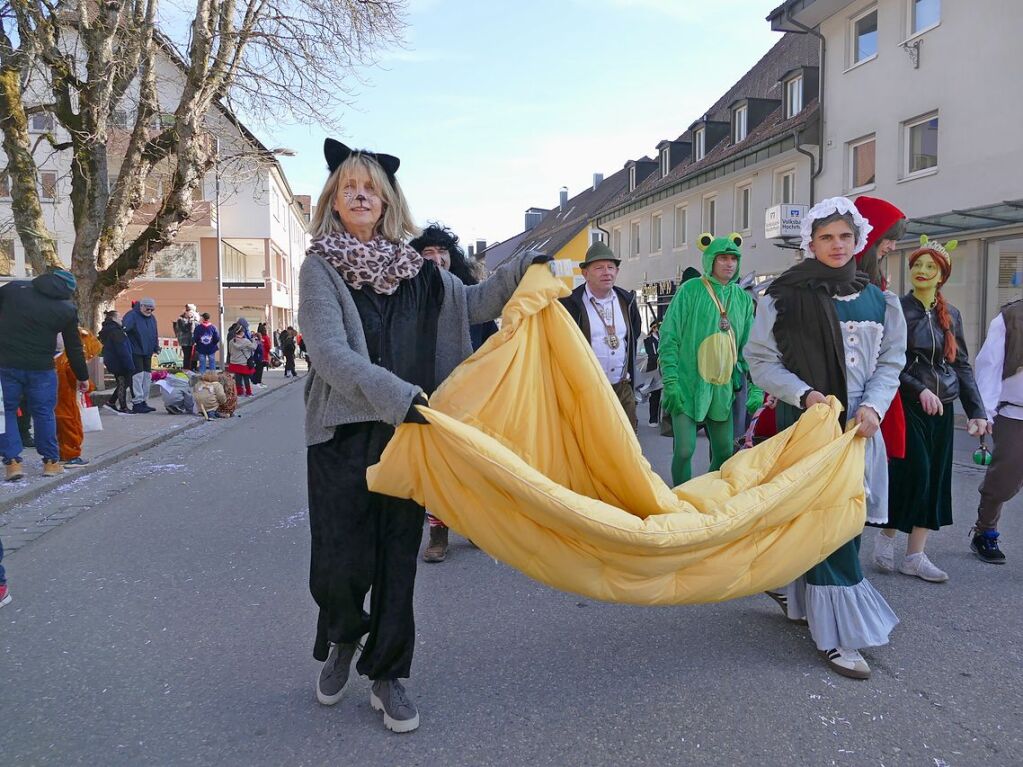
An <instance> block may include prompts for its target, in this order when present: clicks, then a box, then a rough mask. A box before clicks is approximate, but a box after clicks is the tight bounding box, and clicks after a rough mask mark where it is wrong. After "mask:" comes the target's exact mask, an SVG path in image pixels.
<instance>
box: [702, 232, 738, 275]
mask: <svg viewBox="0 0 1023 767" xmlns="http://www.w3.org/2000/svg"><path fill="white" fill-rule="evenodd" d="M696 247H698V248H699V249H700V250H701V251H702V252H703V275H704V276H705V277H710V276H711V273H712V272H713V271H714V259H715V258H717V257H718V256H720V255H722V254H727V255H730V256H735V257H736V258H737V259H738V261H739V263H738V265H737V266H736V269H735V274H734V275H733V276H732V279H731V282H738V281H739V273H740V272H741V271H742V251H741V250H739V248H741V247H742V237H741V236H740V235H739V234H738V233H736V232H732V233H731V234H730V235H728V236H727V237H715V236H714V235H712V234H710V233H708V232H704V233H703V234H701V235H700V236H699V237H698V238H697V239H696Z"/></svg>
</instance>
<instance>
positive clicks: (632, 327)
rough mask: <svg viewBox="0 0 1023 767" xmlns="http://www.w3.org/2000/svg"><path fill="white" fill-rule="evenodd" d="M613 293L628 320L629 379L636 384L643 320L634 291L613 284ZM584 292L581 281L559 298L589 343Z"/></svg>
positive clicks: (587, 315)
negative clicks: (638, 346)
mask: <svg viewBox="0 0 1023 767" xmlns="http://www.w3.org/2000/svg"><path fill="white" fill-rule="evenodd" d="M614 292H615V295H617V296H618V302H619V303H620V304H621V307H622V316H623V317H628V322H629V344H628V345H629V349H628V355H629V356H628V360H629V380H630V381H632V385H633V386H635V385H636V339H637V338H639V334H640V333H641V332H642V330H643V320H642V319H640V316H639V306H638V305H637V304H636V293H635V291H632V290H625V289H624V288H619V287H618V286H615V288H614ZM585 293H586V284H585V283H583V284H582V285H580V286H579V287H577V288H576V289H575V290H573V291H572V293H571V294H570V295H568V296H565V297H564V298H561V299H559V300H560V301H561V303H562V305H563V306H564V307H565V308H566V309H568V313H569V314H570V315H572V319H573V320H575V324H576V325H578V326H579V329H580V330H582V332H583V336H585V337H586V343H591V340H590V315H589V313H588V312H587V311H586V305H585V304H584V303H583V301H584V296H585Z"/></svg>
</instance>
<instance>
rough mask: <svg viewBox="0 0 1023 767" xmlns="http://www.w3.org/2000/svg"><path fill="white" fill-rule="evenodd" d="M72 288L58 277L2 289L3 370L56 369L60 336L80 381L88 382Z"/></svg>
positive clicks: (0, 343) (42, 276)
mask: <svg viewBox="0 0 1023 767" xmlns="http://www.w3.org/2000/svg"><path fill="white" fill-rule="evenodd" d="M71 295H72V291H71V288H70V287H69V286H68V284H67V283H66V282H64V281H63V280H62V279H60V277H58V276H57V275H55V274H51V273H47V274H40V275H39V276H38V277H36V278H35V279H34V280H32V281H31V282H28V281H22V280H18V281H16V282H9V283H7V284H6V285H4V286H3V287H0V367H2V368H16V369H18V370H53V355H54V354H55V353H56V351H57V334H58V333H61V334H62V335H63V336H64V350H65V352H66V353H67V358H68V361H69V362H70V363H71V369H72V370H74V371H75V377H76V378H77V379H78V380H79V381H87V380H89V369H88V368H87V367H86V366H85V354H84V353H83V352H82V337H81V336H80V335H78V310H77V309H76V308H75V305H74V304H73V303H71Z"/></svg>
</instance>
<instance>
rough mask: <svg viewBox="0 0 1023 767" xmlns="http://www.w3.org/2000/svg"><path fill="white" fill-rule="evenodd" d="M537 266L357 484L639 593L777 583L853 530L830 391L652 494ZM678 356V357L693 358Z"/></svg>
mask: <svg viewBox="0 0 1023 767" xmlns="http://www.w3.org/2000/svg"><path fill="white" fill-rule="evenodd" d="M566 293H567V289H566V287H565V285H564V284H563V283H562V282H561V281H560V280H558V279H556V278H554V277H553V276H552V275H551V274H550V271H549V270H548V269H547V268H546V267H544V266H533V267H531V268H530V269H529V271H528V272H527V273H526V275H525V277H524V278H523V280H522V283H521V284H520V286H519V288H518V290H517V291H516V293H515V295H514V296H513V297H512V299H511V301H509V303H508V305H507V306H506V307H505V311H504V314H503V316H502V324H501V330H500V331H499V332H498V333H497V334H496V335H494V336H492V337H491V338H490V339H489V340H488V341H487V343H486V344H484V346H483V347H481V348H480V349H479V350H478V351H477V352H476V354H474V355H473V356H472V357H470V358H469V359H468V360H466V361H465V362H464V363H463V364H462V365H460V366H459V367H458V368H457V369H456V370H455V371H454V372H453V373H452V374H451V376H450V377H449V378H448V379H447V380H446V381H445V382H444V383H443V385H442V386H441V387H440V388H439V389H438V390H437V391H436V393H435V394H434V395H433V397H432V398H431V400H430V407H428V408H425V407H424V408H420V409H421V411H422V413H423V415H425V416H426V418H427V419H428V420H429V421H430V425H428V426H422V425H415V424H406V425H403V426H400V427H399V428H398V430H397V432H396V433H395V435H394V438H393V439H392V440H391V442H390V444H389V445H388V446H387V449H386V450H385V451H384V454H383V456H382V457H381V460H380V463H378V464H377V465H375V466H372V467H370V469H369V472H368V477H369V485H370V488H371V489H372V490H374V491H376V492H379V493H386V494H388V495H394V496H398V497H402V498H414V499H415V500H416V501H417V502H418V503H420V504H422V505H424V506H426V507H427V508H428V509H430V511H431V512H432V513H434V514H436V515H437V516H439V517H440V518H441V519H443V520H444V521H445V522H446V523H447V524H448V525H449V526H450V527H451V528H453V529H454V530H456V531H457V532H459V533H461V534H462V535H464V536H466V537H468V538H470V539H472V541H473V542H474V543H476V544H477V545H478V546H479V547H480V548H481V549H483V550H484V551H486V552H487V553H488V554H490V555H491V556H493V557H494V558H495V559H498V560H500V561H502V562H505V563H507V564H509V565H511V566H512V567H514V568H515V569H517V570H520V571H521V572H523V573H525V574H526V575H528V576H529V577H531V578H534V579H536V580H539V581H542V582H543V583H546V584H549V585H551V586H553V587H555V588H558V589H562V590H565V591H571V592H575V593H578V594H583V595H585V596H588V597H592V598H595V599H601V600H606V601H610V602H627V603H632V604H644V605H664V604H691V603H699V602H716V601H722V600H726V599H734V598H736V597H741V596H745V595H748V594H753V593H756V592H759V591H763V590H765V589H769V588H773V587H777V586H780V585H782V584H785V583H788V582H789V581H791V580H793V579H794V578H796V577H798V576H799V575H801V574H802V573H804V572H805V571H806V570H808V569H809V568H810V567H811V566H813V565H814V564H816V563H818V562H820V561H821V560H823V559H824V558H825V557H826V556H827V555H828V554H830V553H831V552H832V551H834V550H835V549H837V548H838V547H839V546H840V545H842V544H843V543H845V542H846V541H848V540H850V539H852V538H853V537H855V536H856V535H857V534H859V533H860V532H861V531H862V529H863V523H864V518H865V506H864V489H863V457H864V444H865V443H864V440H862V439H860V438H857V437H856V436H855V433H854V431H853V430H849V431H846V432H845V433H843V430H842V428H841V425H840V422H839V418H838V414H839V413H838V411H839V409H840V408H841V405H840V404H838V401H837V400H835V399H834V398H831V399H830V400H829V402H828V404H827V405H817V406H815V407H813V408H811V409H810V410H809V411H808V412H806V413H805V414H804V415H803V417H802V418H801V419H800V420H799V422H798V423H797V424H796V425H795V426H793V427H792V428H790V429H788V430H786V431H785V432H783V433H781V434H779V435H777V436H776V437H774V438H772V439H770V440H767V441H766V442H764V443H763V444H761V445H758V446H756V447H754V448H752V449H750V450H744V451H742V452H740V453H738V454H737V455H735V456H733V457H732V458H731V460H729V461H728V462H727V463H726V464H725V465H724V466H723V467H722V469H721V471H719V472H713V473H711V474H706V475H704V476H702V477H698V478H696V479H693V480H691V481H689V482H687V483H685V484H684V485H681V486H679V487H677V488H674V489H671V488H669V487H668V486H667V485H666V484H665V483H664V482H663V481H662V480H661V479H660V478H659V477H658V476H657V474H656V473H654V471H653V470H652V469H651V467H650V464H649V463H648V462H647V461H646V459H645V458H644V457H643V454H642V451H641V449H640V445H639V441H638V440H637V438H636V436H635V434H634V433H633V431H632V428H631V426H630V425H629V423H628V421H627V419H626V417H625V414H624V412H623V411H622V409H621V406H620V405H619V404H618V400H617V398H616V397H615V394H614V392H613V391H612V390H611V387H610V385H609V384H608V382H607V379H606V377H605V376H604V374H603V371H602V370H601V368H600V365H599V363H598V362H597V360H596V357H594V355H593V352H592V350H591V349H590V347H589V345H588V344H587V343H586V341H585V339H584V338H583V336H582V334H581V333H580V332H579V330H578V328H577V327H576V325H575V323H574V322H573V321H572V319H571V318H570V317H569V315H568V313H567V312H566V311H565V309H564V308H563V307H562V306H561V305H560V303H559V302H558V301H557V299H558V297H559V296H561V295H565V294H566ZM694 364H695V363H694Z"/></svg>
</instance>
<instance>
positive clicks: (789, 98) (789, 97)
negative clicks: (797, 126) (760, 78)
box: [785, 75, 803, 120]
mask: <svg viewBox="0 0 1023 767" xmlns="http://www.w3.org/2000/svg"><path fill="white" fill-rule="evenodd" d="M802 111H803V76H802V75H796V76H795V77H790V78H789V79H788V80H786V81H785V119H786V120H788V119H789V118H790V117H795V116H796V115H797V114H799V113H800V112H802Z"/></svg>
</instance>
